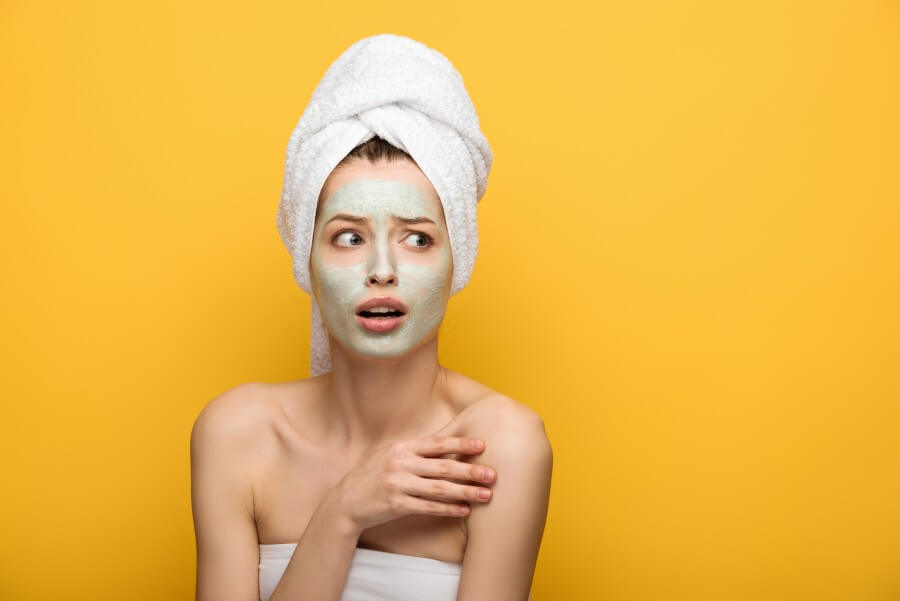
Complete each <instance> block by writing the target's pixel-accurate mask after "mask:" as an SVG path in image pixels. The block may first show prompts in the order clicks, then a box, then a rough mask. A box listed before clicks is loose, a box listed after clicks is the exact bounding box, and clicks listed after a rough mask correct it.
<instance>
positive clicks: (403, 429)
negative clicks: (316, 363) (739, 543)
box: [323, 336, 449, 454]
mask: <svg viewBox="0 0 900 601" xmlns="http://www.w3.org/2000/svg"><path fill="white" fill-rule="evenodd" d="M329 346H330V348H331V372H330V373H328V374H326V381H325V386H324V395H323V396H324V403H325V407H324V413H325V415H326V416H327V417H326V422H327V424H328V426H327V427H328V429H329V431H330V432H331V436H332V437H333V438H332V439H333V440H336V441H337V442H338V443H339V444H341V445H342V446H344V447H345V448H348V449H350V451H351V452H352V453H354V454H360V453H362V452H365V451H366V450H368V449H373V448H375V447H378V446H380V445H382V444H386V443H387V442H388V441H390V440H395V439H398V438H413V437H416V436H425V435H427V434H428V433H429V432H426V431H424V430H423V429H425V428H427V427H428V425H429V424H433V423H434V419H435V413H436V412H437V413H440V412H442V409H443V408H444V407H446V405H447V403H448V402H449V401H448V397H447V393H446V386H445V382H446V375H447V374H446V369H444V368H443V367H442V366H441V365H440V364H439V363H438V356H437V354H438V353H437V350H438V348H437V347H438V338H437V336H434V337H433V338H431V340H429V341H428V342H427V343H425V344H424V345H422V346H421V347H419V348H418V349H416V350H414V351H412V352H410V353H407V354H405V355H403V356H400V357H379V358H373V357H359V356H351V355H349V354H348V353H347V352H346V351H345V350H344V349H343V348H342V347H341V346H340V345H339V344H338V343H337V342H336V341H335V340H334V338H330V339H329ZM437 427H440V426H437ZM411 433H417V434H411Z"/></svg>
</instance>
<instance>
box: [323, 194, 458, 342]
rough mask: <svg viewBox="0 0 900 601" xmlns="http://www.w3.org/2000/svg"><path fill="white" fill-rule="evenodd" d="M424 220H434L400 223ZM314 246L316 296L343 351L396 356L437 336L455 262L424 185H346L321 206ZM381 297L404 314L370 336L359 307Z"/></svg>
mask: <svg viewBox="0 0 900 601" xmlns="http://www.w3.org/2000/svg"><path fill="white" fill-rule="evenodd" d="M342 215H349V216H354V217H361V218H364V219H366V223H355V222H353V221H351V220H347V219H344V218H342ZM422 217H424V218H425V219H428V220H429V221H427V222H423V223H415V224H411V223H404V222H402V221H399V220H398V219H401V218H405V219H415V218H422ZM313 240H314V243H313V248H312V252H311V253H310V267H311V269H312V271H313V273H315V277H314V280H313V282H314V286H313V293H314V294H315V297H316V300H317V302H318V303H319V307H320V309H321V311H322V318H323V320H324V322H325V326H326V328H327V329H328V330H329V331H330V332H331V334H332V336H333V337H334V338H335V339H337V341H338V342H339V343H340V344H341V345H342V346H343V347H344V348H345V349H347V350H348V351H350V352H353V353H356V354H358V355H363V356H368V357H396V356H399V355H404V354H406V353H408V352H410V351H411V350H413V349H415V348H416V347H417V346H418V345H419V344H420V343H421V342H422V341H423V340H425V339H426V338H427V337H429V336H430V335H431V334H433V333H435V332H436V330H437V328H438V327H439V326H440V324H441V321H442V320H443V318H444V313H445V312H446V310H447V301H448V300H449V296H450V295H449V289H450V281H451V277H452V275H453V259H452V256H451V252H450V243H449V238H448V235H447V227H446V225H445V223H444V217H443V212H442V210H441V206H440V204H439V203H438V202H436V200H435V199H434V198H432V197H431V196H430V195H428V194H426V193H425V192H424V191H423V190H422V189H421V188H420V187H418V186H416V185H414V184H412V183H409V182H405V181H397V180H384V179H371V178H370V177H360V178H357V179H354V180H352V181H349V182H347V183H344V184H343V185H341V187H340V188H338V189H336V190H335V191H334V192H333V193H331V194H330V195H329V196H328V197H327V198H326V200H325V201H324V202H323V203H322V204H321V205H320V207H319V212H318V217H317V220H316V228H315V232H314V237H313ZM376 281H377V283H376ZM382 295H386V296H391V297H394V298H398V299H399V300H401V301H402V302H404V303H405V304H406V305H407V307H408V311H407V316H406V318H405V320H404V322H403V323H402V324H401V325H400V326H399V327H397V328H395V329H393V330H391V331H389V332H372V331H371V330H368V329H366V328H364V327H363V326H362V325H360V324H359V323H358V321H357V319H356V307H357V306H359V304H360V303H361V302H363V301H365V300H368V299H370V298H373V297H375V296H382Z"/></svg>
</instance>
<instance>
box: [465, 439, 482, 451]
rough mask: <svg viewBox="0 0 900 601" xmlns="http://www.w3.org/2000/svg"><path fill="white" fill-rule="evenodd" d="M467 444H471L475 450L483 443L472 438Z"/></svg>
mask: <svg viewBox="0 0 900 601" xmlns="http://www.w3.org/2000/svg"><path fill="white" fill-rule="evenodd" d="M469 444H470V445H471V446H472V448H473V449H475V450H478V449H480V448H481V447H482V446H483V445H484V443H483V442H481V441H480V440H472V442H471V443H469Z"/></svg>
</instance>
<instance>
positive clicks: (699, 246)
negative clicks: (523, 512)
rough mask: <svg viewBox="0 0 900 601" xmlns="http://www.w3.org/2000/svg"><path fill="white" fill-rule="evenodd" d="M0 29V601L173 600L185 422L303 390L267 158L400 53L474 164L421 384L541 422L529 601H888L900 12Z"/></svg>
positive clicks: (896, 454) (619, 12)
mask: <svg viewBox="0 0 900 601" xmlns="http://www.w3.org/2000/svg"><path fill="white" fill-rule="evenodd" d="M0 21H2V26H0V65H2V66H0V81H2V85H3V92H2V94H0V123H2V136H0V138H2V141H0V161H2V168H0V172H2V177H0V185H2V188H0V195H2V214H0V227H2V231H0V244H2V248H0V250H2V262H3V263H2V265H3V273H2V282H3V294H2V311H0V328H2V332H0V336H2V339H3V344H2V357H0V364H2V370H3V372H2V383H3V407H2V411H3V419H2V422H3V424H4V426H3V436H2V442H0V445H2V446H0V452H2V464H0V466H2V469H3V474H2V476H3V477H2V481H3V489H0V495H2V504H3V505H2V518H0V519H2V521H3V529H2V538H3V544H2V545H0V598H2V599H4V600H5V599H11V600H12V599H15V600H32V599H34V600H37V599H62V598H65V599H69V600H78V599H85V600H87V599H125V598H127V599H147V600H151V599H152V600H159V599H191V598H192V595H193V590H194V567H195V563H194V562H195V558H194V538H193V536H194V535H193V526H192V521H191V512H190V489H189V485H190V472H189V449H188V441H189V436H190V430H191V426H192V424H193V420H194V418H195V417H196V415H197V413H198V412H199V411H200V409H201V408H202V407H203V406H204V404H205V403H206V402H207V401H208V400H209V399H211V398H213V397H214V396H216V395H218V394H219V393H221V392H222V391H224V390H226V389H228V388H230V387H232V386H235V385H237V384H240V383H242V382H247V381H284V380H289V379H297V378H301V377H306V375H307V374H308V371H307V366H308V347H307V344H308V343H307V341H308V328H309V300H308V297H307V296H306V295H305V294H304V293H303V292H302V291H301V290H300V289H299V288H298V287H297V286H296V284H295V283H294V281H293V278H292V275H291V267H290V258H289V256H288V254H287V251H286V250H285V248H284V247H283V246H282V244H281V241H280V240H279V238H278V235H277V232H276V229H275V213H276V208H277V203H278V198H279V194H280V191H281V183H282V179H281V178H282V168H283V161H284V151H285V147H286V144H287V140H288V137H289V135H290V133H291V131H292V129H293V127H294V125H295V124H296V122H297V120H298V119H299V117H300V115H301V113H302V111H303V109H304V107H305V106H306V103H307V101H308V100H309V95H310V94H311V93H312V90H313V88H314V87H315V85H316V84H317V83H318V81H319V79H320V78H321V76H322V74H323V73H324V72H325V69H326V68H327V67H328V65H329V64H331V62H332V61H333V60H334V59H336V58H337V57H338V55H339V54H340V53H341V52H342V51H343V50H344V49H345V48H346V47H348V46H349V45H350V44H351V43H353V42H354V41H356V40H358V39H360V38H362V37H365V36H368V35H372V34H376V33H385V32H390V33H399V34H403V35H408V36H411V37H413V38H415V39H418V40H420V41H422V42H424V43H426V44H427V45H429V46H431V47H433V48H436V49H438V50H439V51H441V52H442V53H444V54H445V55H446V56H447V57H448V58H450V60H451V61H452V62H453V63H454V64H455V66H456V67H457V69H459V71H460V72H461V73H462V75H463V77H464V81H465V83H466V86H467V88H468V90H469V92H470V94H471V96H472V99H473V101H474V103H475V106H476V107H477V109H478V111H479V116H480V118H481V122H482V126H483V130H484V132H485V134H486V135H487V137H488V139H489V141H490V143H491V145H492V147H493V150H494V153H495V163H494V169H493V171H492V173H491V177H490V186H489V188H488V192H487V195H486V196H485V198H484V199H483V201H482V204H481V205H480V209H479V223H480V233H481V248H480V253H479V258H478V262H477V264H476V268H475V272H474V275H473V277H472V280H471V281H470V284H469V286H468V287H467V288H466V289H465V290H464V291H463V292H462V293H460V294H459V295H457V296H455V297H454V298H453V299H452V300H451V304H450V310H449V313H448V316H447V318H446V321H445V323H444V326H443V329H442V333H441V359H442V362H443V363H444V364H446V365H447V366H449V367H451V368H453V369H456V370H459V371H462V372H463V373H466V374H468V375H470V376H472V377H474V378H476V379H478V380H480V381H482V382H484V383H486V384H487V385H489V386H491V387H493V388H495V389H497V390H499V391H501V392H504V393H506V394H508V395H509V396H511V397H513V398H515V399H518V400H519V401H521V402H523V403H525V404H527V405H529V406H531V407H533V408H534V409H535V410H537V411H538V412H539V413H540V414H541V415H542V416H543V418H544V420H545V423H546V426H547V430H548V432H549V435H550V437H551V441H552V443H553V447H554V451H555V469H554V478H553V490H552V496H551V505H550V515H549V519H548V523H547V529H546V531H545V535H544V541H543V546H542V549H541V554H540V557H539V561H538V565H537V570H536V573H535V579H534V585H533V590H534V599H535V601H555V600H560V601H562V600H565V601H581V600H585V601H589V600H605V601H606V600H608V601H671V600H685V601H688V600H690V601H693V600H706V599H709V600H717V601H718V600H745V599H746V600H765V601H769V600H773V601H774V600H779V601H780V600H785V601H788V600H790V601H798V600H804V601H805V600H810V601H813V600H815V601H829V600H841V601H844V600H846V601H876V600H879V601H881V600H897V599H900V486H898V470H900V442H898V432H900V409H898V401H900V374H898V372H900V342H898V338H900V318H898V311H900V261H898V259H900V242H898V239H900V235H898V234H900V208H898V205H900V118H898V114H900V83H898V82H900V8H898V4H897V3H896V2H888V1H886V0H885V1H881V2H874V1H871V0H867V1H859V0H856V1H850V0H847V1H843V2H828V1H804V2H782V1H764V2H720V1H714V0H707V1H684V2H666V1H638V2H603V3H594V2H583V3H578V4H573V3H569V2H551V3H532V2H516V3H511V2H510V3H505V4H498V3H490V2H453V3H440V4H437V3H422V2H403V1H393V2H338V3H334V4H331V5H330V6H326V4H325V3H324V2H316V3H293V2H249V1H244V2H234V1H226V2H211V1H208V2H196V1H189V2H184V1H178V2H175V1H169V2H149V3H133V2H114V1H112V0H108V1H103V2H98V1H86V2H77V3H75V2H53V3H42V2H24V1H21V0H19V1H6V2H4V3H3V4H2V8H0Z"/></svg>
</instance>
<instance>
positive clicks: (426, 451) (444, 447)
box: [410, 435, 484, 456]
mask: <svg viewBox="0 0 900 601" xmlns="http://www.w3.org/2000/svg"><path fill="white" fill-rule="evenodd" d="M410 450H411V451H412V452H413V453H416V454H417V455H422V456H431V455H447V454H449V453H472V454H474V453H481V452H482V451H484V441H483V440H481V439H479V438H468V437H462V436H440V435H435V436H426V437H424V438H416V439H413V442H412V445H411V447H410Z"/></svg>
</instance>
